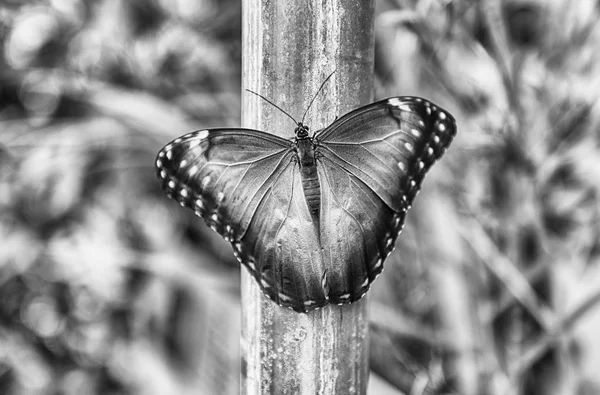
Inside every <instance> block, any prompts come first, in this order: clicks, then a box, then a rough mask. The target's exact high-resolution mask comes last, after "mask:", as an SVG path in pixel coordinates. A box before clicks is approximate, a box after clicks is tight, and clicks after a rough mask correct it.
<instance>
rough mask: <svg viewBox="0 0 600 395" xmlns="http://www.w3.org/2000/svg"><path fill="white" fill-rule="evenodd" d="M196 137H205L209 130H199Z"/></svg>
mask: <svg viewBox="0 0 600 395" xmlns="http://www.w3.org/2000/svg"><path fill="white" fill-rule="evenodd" d="M196 137H198V138H200V139H205V138H207V137H208V130H207V129H204V130H200V131H199V132H198V134H197V135H196Z"/></svg>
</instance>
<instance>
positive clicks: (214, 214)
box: [156, 129, 327, 311]
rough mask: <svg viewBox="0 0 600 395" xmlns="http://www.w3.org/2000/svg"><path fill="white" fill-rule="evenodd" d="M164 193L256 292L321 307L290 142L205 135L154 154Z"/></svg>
mask: <svg viewBox="0 0 600 395" xmlns="http://www.w3.org/2000/svg"><path fill="white" fill-rule="evenodd" d="M156 171H157V175H158V177H159V179H161V181H162V186H163V189H164V190H165V191H166V192H167V194H168V195H169V196H170V197H171V198H173V199H175V200H177V201H178V202H179V203H180V204H181V205H182V206H185V207H188V208H190V209H192V210H194V212H195V213H196V214H197V215H199V216H201V217H202V218H204V220H205V222H206V224H207V225H208V226H210V227H211V228H212V229H213V230H215V231H216V232H218V233H219V234H221V235H222V236H223V237H224V238H225V239H226V240H228V241H229V242H231V244H232V245H233V248H234V254H235V255H236V257H237V258H238V259H239V260H240V262H241V263H243V264H244V265H245V266H246V267H247V268H248V270H249V271H250V273H251V274H252V276H253V277H254V278H255V279H256V281H257V282H258V284H259V286H260V287H261V289H262V290H263V291H264V292H265V293H266V294H267V295H268V296H269V297H270V298H271V299H273V300H274V301H276V302H277V303H279V304H280V305H284V306H288V307H291V308H293V309H295V310H298V311H306V310H308V309H311V308H314V307H320V306H323V305H325V304H326V303H327V301H326V299H325V296H324V293H323V288H322V285H321V280H322V267H323V265H322V258H321V254H320V248H319V241H318V238H317V232H316V229H315V227H314V225H313V224H312V220H311V216H310V213H309V212H308V206H307V204H306V202H305V198H304V193H303V190H302V184H301V180H300V173H299V171H298V163H297V160H296V154H295V152H294V151H293V149H292V146H291V142H290V141H288V140H284V139H282V138H279V137H277V136H273V135H270V134H267V133H264V132H260V131H256V130H249V129H211V130H202V131H197V132H193V133H190V134H188V135H185V136H183V137H180V138H178V139H175V140H173V141H172V142H171V143H169V144H167V145H166V146H165V147H164V148H163V149H162V150H161V151H160V152H159V154H158V157H157V159H156Z"/></svg>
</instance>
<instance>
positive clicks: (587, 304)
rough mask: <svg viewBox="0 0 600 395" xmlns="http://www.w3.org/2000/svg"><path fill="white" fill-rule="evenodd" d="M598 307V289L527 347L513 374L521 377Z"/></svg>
mask: <svg viewBox="0 0 600 395" xmlns="http://www.w3.org/2000/svg"><path fill="white" fill-rule="evenodd" d="M598 306H600V289H597V290H596V292H595V293H593V294H591V295H590V296H588V297H587V298H586V299H585V300H584V301H583V302H581V303H580V304H579V305H578V306H576V307H575V308H574V309H573V310H572V311H571V312H570V313H568V314H567V315H566V316H565V317H564V318H563V319H561V320H559V321H558V322H556V323H555V324H554V325H553V326H552V328H548V330H547V331H546V334H545V335H544V336H543V337H542V338H541V339H539V340H538V341H537V342H536V343H535V344H533V345H532V346H530V347H528V348H527V349H526V350H525V351H524V352H523V355H522V356H521V358H520V359H519V361H517V363H516V364H515V369H514V372H513V374H514V375H515V377H519V376H522V375H523V374H525V373H527V372H528V371H529V369H531V367H532V366H533V365H535V363H536V362H537V361H538V360H539V359H540V358H541V357H542V356H543V355H544V354H545V353H546V352H547V351H548V350H549V349H550V348H551V347H552V346H553V345H554V344H555V343H556V342H557V341H558V340H560V339H561V338H562V337H564V336H565V334H566V333H567V332H569V331H570V330H571V329H573V327H574V326H575V325H576V324H577V323H578V322H579V321H580V320H581V318H583V317H584V316H585V315H586V314H587V313H589V312H590V311H592V310H593V309H594V308H597V307H598Z"/></svg>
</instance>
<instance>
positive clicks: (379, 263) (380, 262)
mask: <svg viewBox="0 0 600 395" xmlns="http://www.w3.org/2000/svg"><path fill="white" fill-rule="evenodd" d="M382 263H383V259H381V258H379V259H378V260H377V263H375V265H374V266H373V269H379V268H380V267H381V264H382Z"/></svg>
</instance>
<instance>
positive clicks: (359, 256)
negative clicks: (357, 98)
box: [315, 97, 456, 303]
mask: <svg viewBox="0 0 600 395" xmlns="http://www.w3.org/2000/svg"><path fill="white" fill-rule="evenodd" d="M455 134H456V125H455V121H454V119H453V118H452V116H451V115H450V114H449V113H447V112H445V111H444V110H442V109H440V108H439V107H437V106H435V105H434V104H432V103H430V102H428V101H426V100H424V99H420V98H413V97H397V98H390V99H387V100H383V101H380V102H377V103H374V104H371V105H368V106H365V107H361V108H359V109H358V110H355V111H353V112H350V113H349V114H347V115H344V116H343V117H341V118H340V119H338V120H336V121H335V122H334V123H333V124H331V125H330V126H329V127H328V128H326V129H324V130H322V131H321V132H318V133H317V134H316V136H315V139H316V140H317V149H316V157H317V168H318V169H319V179H320V181H321V198H322V200H321V232H320V234H321V244H322V246H323V250H324V262H325V267H326V270H327V278H328V280H329V285H330V288H331V289H332V290H333V291H332V292H331V293H330V302H331V303H343V302H347V301H350V302H352V301H355V300H357V299H359V298H360V297H362V295H364V293H365V292H366V291H367V290H368V289H369V285H370V284H371V282H372V281H373V280H374V279H375V277H376V276H377V275H378V274H379V273H380V272H381V270H382V269H383V261H384V260H385V258H386V257H387V256H388V255H389V254H390V252H391V251H392V249H393V248H394V244H395V241H396V238H397V236H398V234H399V232H400V231H401V230H402V227H403V226H404V219H405V216H406V210H408V209H409V208H410V205H411V203H412V200H413V198H414V197H415V195H416V193H417V192H418V190H419V187H420V185H421V182H422V180H423V178H424V176H425V174H426V172H427V170H428V169H429V168H430V167H431V165H432V164H433V163H434V162H435V161H436V160H437V159H438V158H440V157H441V156H442V154H443V153H444V151H445V149H446V148H447V147H448V145H449V144H450V142H451V141H452V138H453V137H454V135H455Z"/></svg>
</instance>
